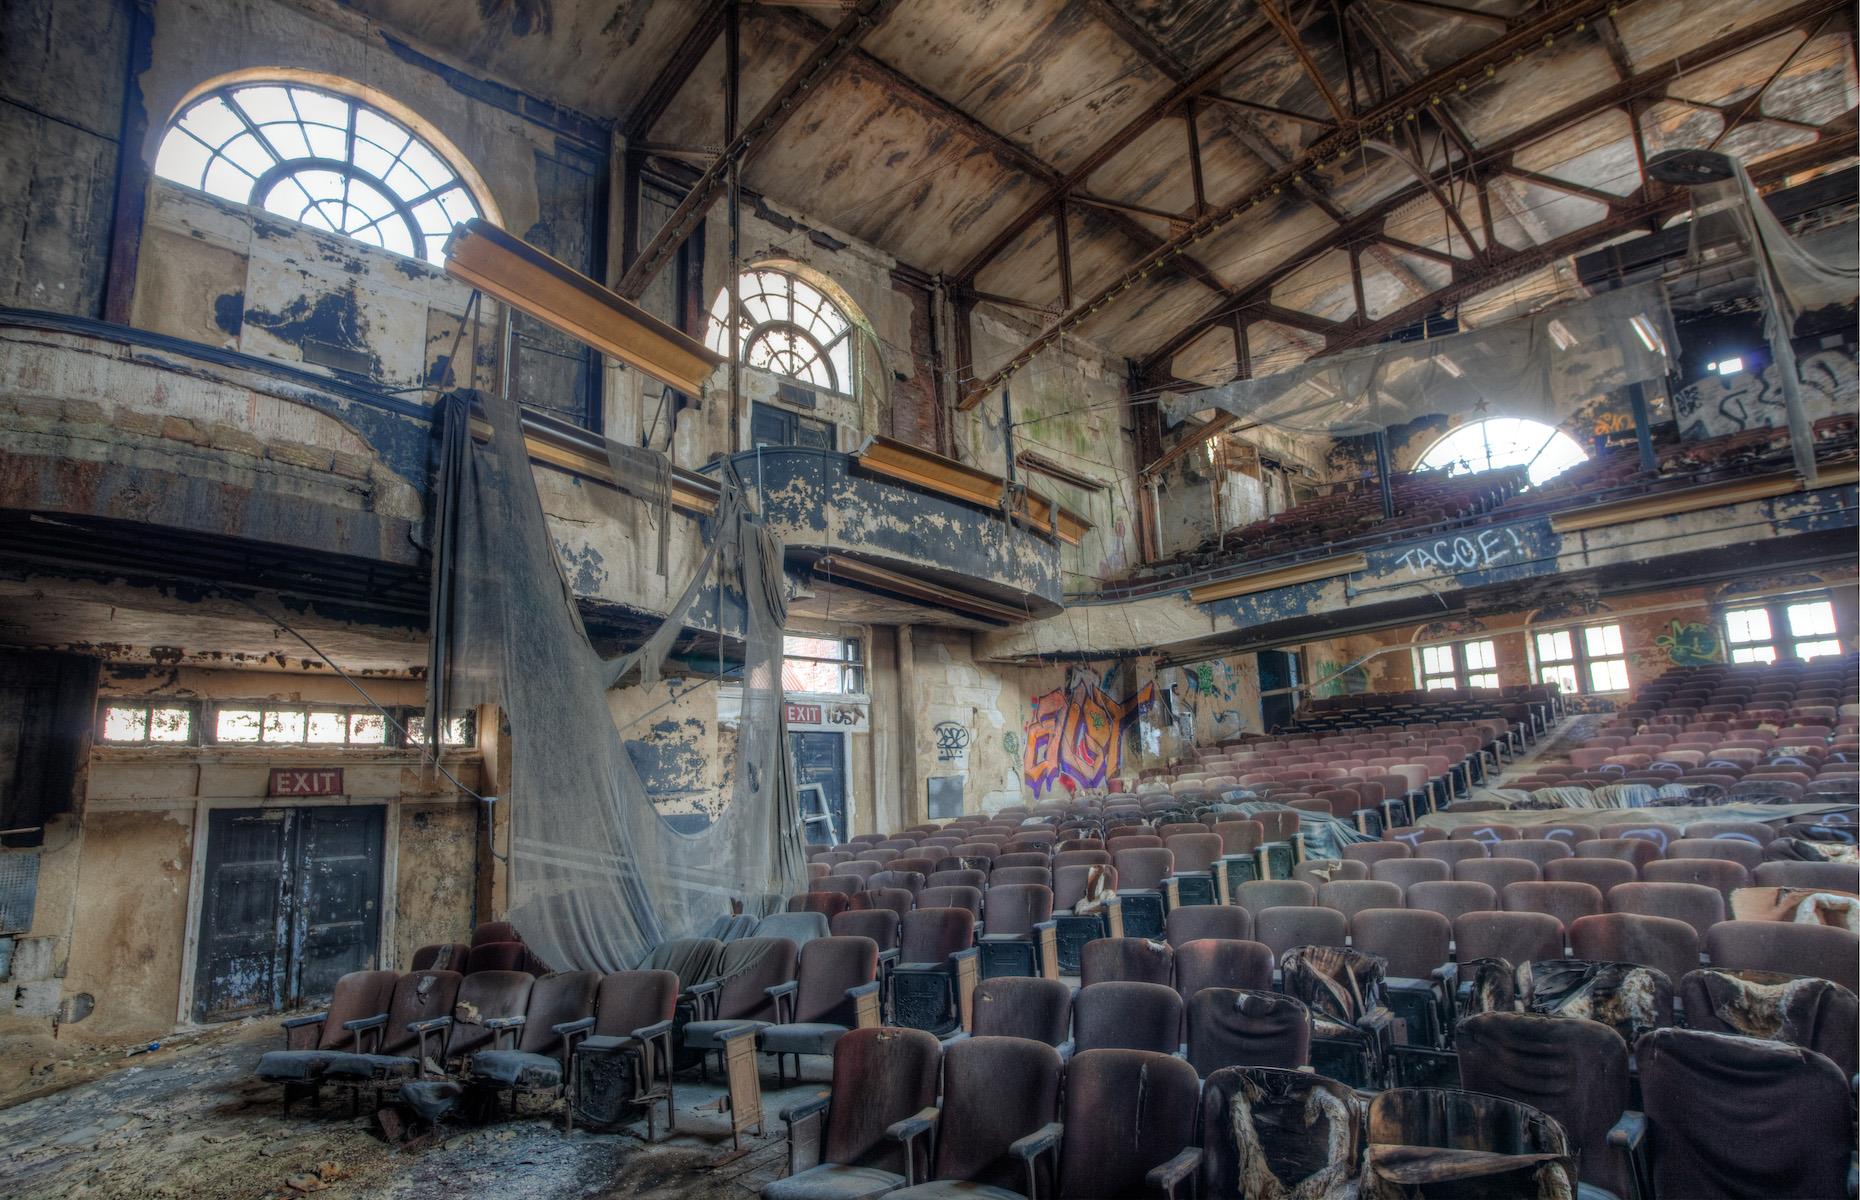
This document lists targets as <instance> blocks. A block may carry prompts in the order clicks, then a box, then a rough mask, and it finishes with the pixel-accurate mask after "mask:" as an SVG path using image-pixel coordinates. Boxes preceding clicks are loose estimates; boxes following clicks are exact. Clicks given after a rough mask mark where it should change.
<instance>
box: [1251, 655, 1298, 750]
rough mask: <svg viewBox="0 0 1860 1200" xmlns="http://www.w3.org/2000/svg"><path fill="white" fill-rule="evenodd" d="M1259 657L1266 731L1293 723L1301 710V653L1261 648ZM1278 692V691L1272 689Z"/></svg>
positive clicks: (1261, 713)
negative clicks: (1295, 690)
mask: <svg viewBox="0 0 1860 1200" xmlns="http://www.w3.org/2000/svg"><path fill="white" fill-rule="evenodd" d="M1258 659H1259V690H1260V693H1261V695H1260V698H1259V721H1260V728H1261V729H1264V730H1265V731H1266V732H1267V733H1271V732H1272V731H1273V730H1275V729H1279V728H1282V727H1283V726H1286V725H1290V724H1291V723H1292V714H1293V713H1295V712H1297V711H1298V694H1297V693H1296V692H1293V691H1291V690H1290V689H1292V688H1295V687H1297V686H1298V656H1297V655H1296V654H1292V653H1290V652H1289V651H1285V650H1261V651H1260V652H1259V654H1258ZM1274 692H1277V693H1278V694H1277V695H1274V694H1273V693H1274Z"/></svg>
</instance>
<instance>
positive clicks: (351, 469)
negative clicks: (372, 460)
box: [329, 450, 370, 479]
mask: <svg viewBox="0 0 1860 1200" xmlns="http://www.w3.org/2000/svg"><path fill="white" fill-rule="evenodd" d="M329 469H330V470H332V471H334V472H335V473H336V474H338V475H343V476H347V477H348V478H350V479H367V478H368V474H369V469H370V464H369V461H368V459H366V458H365V457H363V456H362V455H359V454H345V453H343V452H342V451H341V450H338V451H336V453H335V455H334V456H332V458H331V460H330V464H329Z"/></svg>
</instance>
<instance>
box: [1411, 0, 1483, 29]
mask: <svg viewBox="0 0 1860 1200" xmlns="http://www.w3.org/2000/svg"><path fill="white" fill-rule="evenodd" d="M1391 2H1392V3H1395V4H1400V5H1402V6H1404V7H1406V8H1418V9H1422V10H1424V11H1426V12H1432V13H1438V14H1440V15H1441V16H1443V17H1452V18H1453V19H1455V20H1458V21H1473V22H1477V23H1481V24H1485V25H1490V26H1492V27H1493V28H1495V29H1500V30H1508V29H1510V28H1511V19H1510V18H1508V17H1502V16H1500V15H1499V14H1497V13H1489V12H1480V11H1479V10H1478V9H1476V8H1461V7H1460V6H1459V5H1457V4H1442V3H1440V0H1391Z"/></svg>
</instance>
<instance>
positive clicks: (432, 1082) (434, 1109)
mask: <svg viewBox="0 0 1860 1200" xmlns="http://www.w3.org/2000/svg"><path fill="white" fill-rule="evenodd" d="M464 1095H465V1089H464V1088H462V1087H460V1086H459V1085H458V1084H456V1083H453V1082H452V1081H451V1080H447V1079H414V1080H409V1081H408V1082H406V1083H403V1084H401V1085H400V1102H401V1103H402V1104H405V1105H406V1106H407V1107H408V1108H410V1109H412V1110H413V1113H414V1115H415V1116H417V1117H419V1118H420V1120H422V1121H425V1122H427V1123H429V1124H437V1123H438V1122H439V1121H441V1120H443V1119H444V1118H446V1117H448V1116H450V1115H451V1114H452V1110H453V1109H455V1108H457V1107H458V1104H459V1100H460V1098H462V1097H463V1096H464Z"/></svg>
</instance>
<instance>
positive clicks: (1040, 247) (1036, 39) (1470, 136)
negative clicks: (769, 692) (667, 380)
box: [347, 0, 1860, 399]
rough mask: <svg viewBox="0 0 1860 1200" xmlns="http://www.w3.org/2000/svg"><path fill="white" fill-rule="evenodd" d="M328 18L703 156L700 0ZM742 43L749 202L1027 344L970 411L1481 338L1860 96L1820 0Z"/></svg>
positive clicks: (713, 70) (711, 39)
mask: <svg viewBox="0 0 1860 1200" xmlns="http://www.w3.org/2000/svg"><path fill="white" fill-rule="evenodd" d="M347 3H348V4H349V5H350V6H351V7H353V8H355V9H358V10H361V11H362V12H364V13H366V14H367V15H368V16H370V17H372V18H374V19H375V20H377V21H379V22H381V23H382V25H383V26H385V27H387V28H389V29H391V30H392V31H394V32H395V33H396V34H398V35H401V36H405V37H407V38H410V39H413V40H415V41H417V42H420V43H423V44H425V45H427V46H429V47H430V48H432V49H434V50H436V51H437V52H439V53H441V54H443V55H446V56H447V57H450V58H451V59H453V60H454V61H460V62H462V63H464V64H466V65H468V66H470V67H471V68H473V69H475V70H478V71H482V72H484V73H485V74H487V75H490V76H493V77H496V78H499V79H502V80H505V81H507V82H510V83H512V84H514V85H516V86H518V87H521V88H523V89H525V90H526V91H529V92H532V93H534V94H536V95H538V96H541V97H543V98H546V99H549V100H552V101H555V102H557V103H560V104H563V105H566V106H568V107H571V108H574V109H578V110H580V111H582V112H584V113H586V114H588V115H590V116H592V117H595V118H598V119H601V120H606V121H611V122H613V123H614V125H615V126H616V128H617V129H618V130H619V131H621V133H622V134H624V135H626V136H627V137H628V138H629V139H630V141H629V144H631V145H633V146H634V147H636V148H639V149H641V150H643V151H644V153H646V154H647V155H649V156H654V157H657V158H658V159H659V161H661V162H663V163H667V164H670V163H676V164H681V167H678V168H672V167H668V168H667V169H668V170H682V172H683V175H684V177H685V178H687V179H688V178H689V177H690V176H691V174H692V173H693V171H694V170H697V171H702V170H703V168H704V167H705V166H706V165H708V164H709V163H711V162H713V161H715V158H716V156H717V155H718V154H719V152H720V151H722V150H723V149H724V140H725V138H724V130H725V123H724V103H725V93H726V88H725V73H726V62H727V55H726V50H725V44H726V33H725V26H726V23H727V22H726V20H725V18H724V17H723V15H722V13H723V5H722V2H721V0H475V2H474V3H471V4H462V3H449V2H448V3H441V2H438V0H347ZM739 20H740V61H741V72H740V88H739V91H740V101H739V112H740V113H741V124H742V127H743V128H744V129H745V130H746V131H747V134H746V137H745V138H744V144H742V145H741V146H740V150H741V154H740V162H741V164H742V180H743V184H744V186H745V187H747V188H750V189H753V190H754V191H757V192H759V193H761V194H763V195H766V196H767V197H769V198H770V199H771V200H773V201H775V202H776V203H778V204H781V205H783V206H786V207H788V208H791V209H793V210H796V211H799V212H800V213H803V214H805V215H806V216H807V217H809V218H812V219H815V220H818V221H820V222H821V223H823V224H826V225H828V226H831V227H834V228H837V229H839V230H843V231H845V232H847V233H850V234H852V235H854V236H856V237H859V238H861V239H864V240H866V241H869V242H871V243H872V244H874V245H876V246H878V247H880V248H881V249H883V250H885V251H887V252H888V253H891V254H893V255H895V256H897V257H898V258H899V259H901V260H903V261H904V262H906V263H908V264H910V265H912V266H914V267H916V268H919V269H921V270H923V271H926V272H929V273H933V274H940V275H942V276H944V277H945V278H946V279H947V280H948V281H950V282H951V283H952V284H953V285H955V289H956V292H957V294H958V295H959V296H961V297H963V298H964V299H965V300H966V301H967V302H971V303H974V304H979V305H994V306H997V307H1000V308H1001V309H1002V310H1003V311H1006V312H1011V313H1013V314H1014V315H1015V316H1016V317H1017V318H1018V319H1019V320H1020V321H1022V322H1031V323H1032V324H1033V325H1034V326H1035V327H1037V328H1038V329H1039V330H1040V333H1039V334H1038V335H1035V336H1030V337H1029V339H1028V342H1027V344H1026V345H1025V346H1024V347H1022V348H1021V349H1020V350H1019V351H1017V352H1011V353H1008V354H1006V355H1004V356H1002V357H1000V358H998V359H997V360H995V361H989V362H977V363H974V364H972V365H971V371H970V377H969V379H968V380H966V381H965V383H966V394H967V395H968V396H970V397H971V398H972V399H979V398H980V396H981V395H982V394H983V393H984V392H985V391H986V390H987V388H988V387H989V386H990V384H992V383H996V382H998V381H999V380H1000V378H1002V376H1001V375H1000V372H1001V371H1002V370H1003V369H1004V368H1005V369H1012V367H1013V364H1014V363H1016V362H1019V361H1024V360H1025V359H1026V358H1028V357H1030V356H1031V354H1033V353H1035V352H1037V351H1038V349H1040V348H1041V347H1042V346H1044V345H1047V344H1051V342H1052V341H1053V340H1054V339H1056V338H1058V337H1060V336H1067V335H1072V336H1082V337H1085V338H1088V339H1090V340H1092V341H1094V342H1096V343H1097V344H1099V345H1100V346H1102V347H1103V348H1104V349H1106V350H1107V351H1109V352H1111V353H1112V354H1115V355H1118V356H1123V357H1128V358H1130V359H1132V360H1135V361H1136V362H1138V363H1139V364H1141V365H1142V366H1143V368H1144V369H1145V370H1146V371H1147V372H1148V374H1149V376H1150V377H1151V378H1152V379H1156V380H1159V381H1166V380H1168V379H1170V378H1188V379H1195V380H1204V381H1213V380H1219V379H1224V378H1227V377H1230V376H1232V375H1233V374H1234V373H1235V372H1236V371H1243V370H1250V371H1252V372H1254V373H1260V372H1263V371H1266V370H1270V369H1272V367H1274V366H1283V365H1289V364H1290V362H1292V361H1296V360H1297V359H1299V358H1303V357H1307V356H1309V355H1312V354H1318V353H1323V352H1325V351H1327V350H1335V349H1339V348H1342V347H1345V346H1349V345H1357V344H1361V343H1363V342H1368V341H1373V340H1377V339H1379V338H1381V337H1385V336H1387V335H1388V334H1389V333H1390V332H1391V331H1393V330H1395V329H1398V328H1400V327H1402V326H1403V325H1405V324H1409V323H1412V322H1413V321H1415V320H1416V319H1418V318H1419V317H1421V316H1423V315H1425V314H1426V313H1428V312H1429V311H1431V310H1434V309H1437V308H1442V307H1452V306H1456V305H1460V306H1463V315H1464V316H1465V318H1466V320H1467V321H1468V323H1471V322H1472V321H1474V320H1477V319H1481V318H1485V319H1490V314H1495V313H1503V312H1505V311H1508V310H1510V309H1513V308H1515V307H1517V306H1518V305H1520V304H1522V303H1524V302H1526V301H1528V300H1530V299H1532V298H1543V297H1548V296H1554V295H1557V294H1560V293H1562V292H1563V291H1566V290H1567V289H1569V288H1572V287H1573V286H1574V282H1573V274H1572V272H1571V271H1570V270H1569V260H1570V257H1571V255H1573V254H1574V253H1576V252H1578V251H1582V250H1587V249H1591V248H1593V247H1594V246H1597V245H1601V244H1605V243H1607V242H1609V241H1611V240H1616V239H1620V238H1626V237H1631V236H1635V235H1637V234H1638V233H1641V232H1644V231H1646V230H1648V229H1651V228H1656V227H1657V226H1658V225H1659V224H1660V223H1662V222H1663V221H1665V220H1667V219H1670V217H1671V216H1672V214H1673V213H1674V212H1675V211H1677V210H1678V209H1679V207H1680V206H1682V205H1683V196H1681V195H1678V194H1676V193H1673V192H1671V191H1670V190H1668V189H1666V188H1664V187H1663V186H1662V185H1660V184H1659V183H1657V182H1651V181H1649V180H1648V178H1647V176H1646V175H1645V172H1644V164H1645V162H1646V160H1647V159H1648V158H1649V157H1651V156H1653V155H1655V154H1657V153H1659V152H1660V151H1662V150H1668V149H1673V148H1676V147H1686V146H1712V147H1715V148H1717V149H1720V150H1727V151H1731V152H1733V153H1736V154H1737V155H1738V156H1740V157H1741V158H1742V159H1743V160H1744V161H1745V162H1746V163H1747V164H1748V165H1749V166H1750V167H1751V169H1752V171H1753V173H1754V174H1757V175H1758V176H1759V178H1760V180H1763V181H1770V182H1779V181H1782V180H1785V179H1786V180H1791V181H1793V180H1799V179H1800V178H1803V177H1804V176H1805V175H1807V174H1812V173H1814V172H1816V171H1820V170H1826V169H1830V168H1832V167H1834V166H1837V165H1850V164H1851V161H1852V158H1853V155H1854V144H1855V107H1854V106H1855V102H1856V96H1857V94H1860V84H1857V80H1856V69H1855V37H1854V14H1853V9H1852V6H1851V4H1849V3H1846V2H1845V0H1796V2H1793V3H1792V2H1790V0H1562V2H1561V3H1557V2H1547V3H1536V2H1531V0H1304V2H1302V3H1298V2H1294V0H844V2H841V0H811V2H799V3H787V4H781V3H773V2H758V3H751V2H749V0H744V3H742V5H741V10H740V17H739ZM699 186H700V189H702V188H703V186H704V185H703V183H702V182H700V185H699ZM653 233H654V231H653V230H651V229H646V230H642V231H641V238H642V242H644V243H645V245H644V246H643V247H642V249H644V250H646V251H647V252H648V255H647V257H648V259H650V257H651V256H650V253H649V252H650V251H651V249H652V246H651V240H652V237H653ZM653 269H656V268H655V267H653V266H652V265H651V264H650V263H648V265H647V266H645V267H641V268H639V269H638V271H636V273H635V277H630V278H629V280H628V282H629V283H636V282H637V275H638V274H639V273H642V272H647V271H650V270H653ZM1255 343H1257V345H1255Z"/></svg>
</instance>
